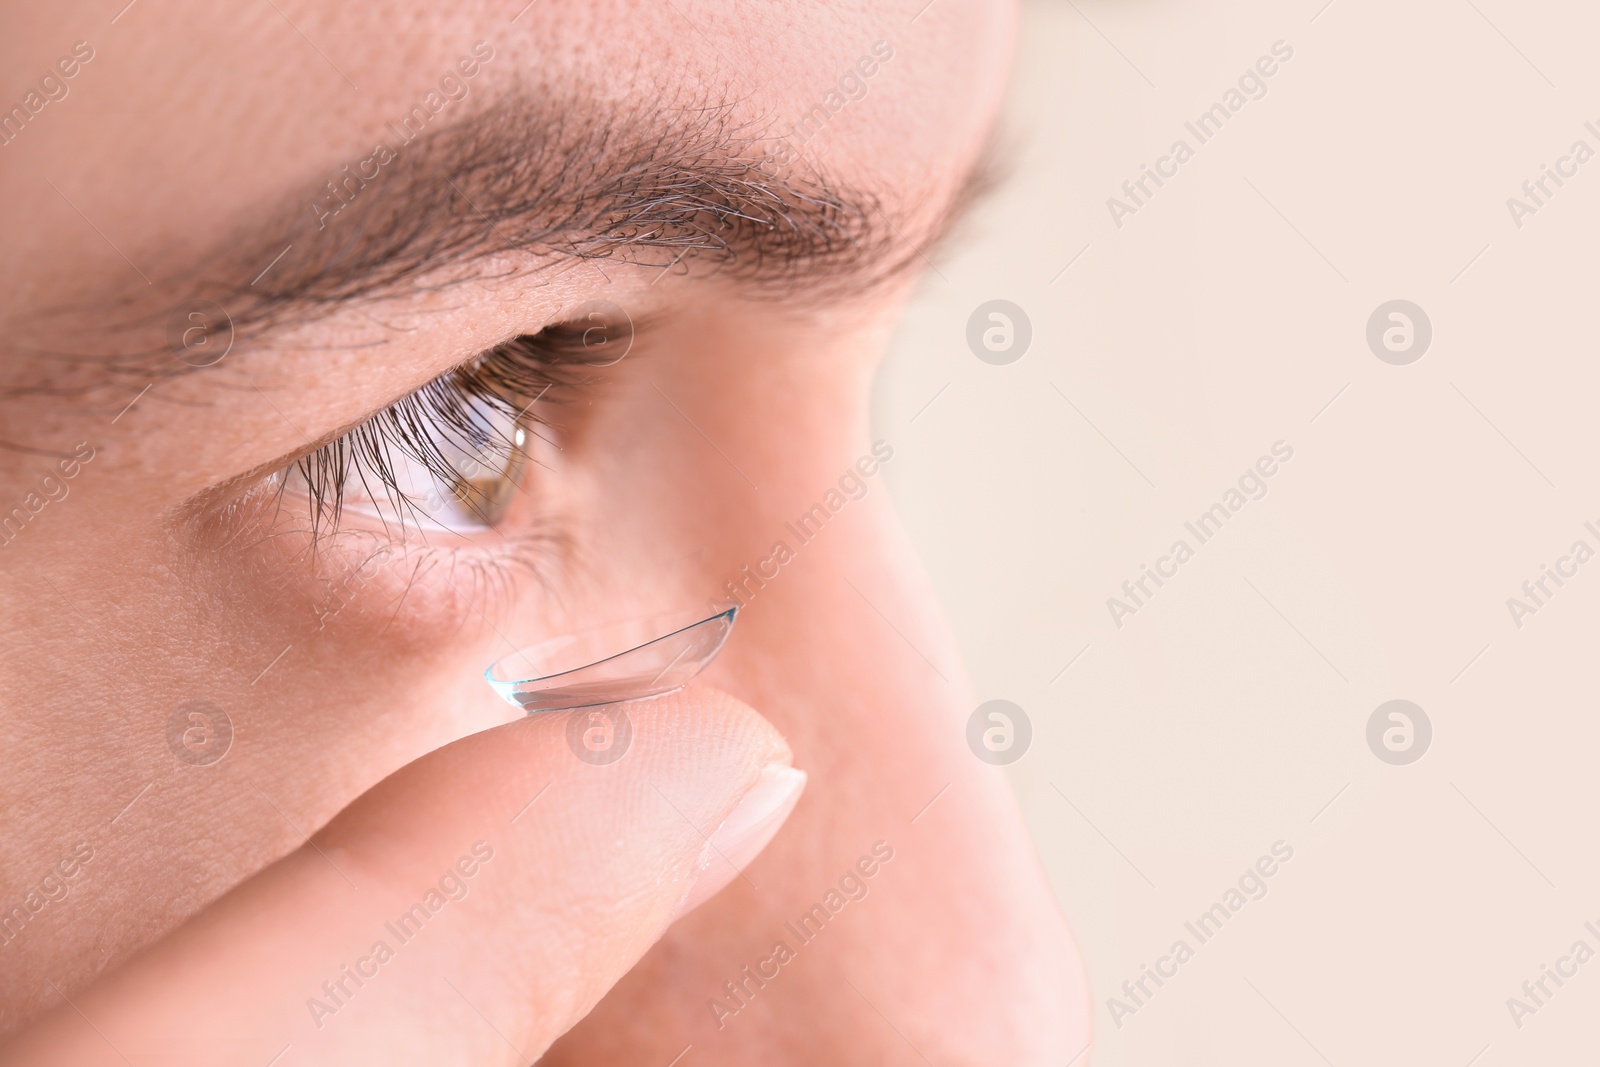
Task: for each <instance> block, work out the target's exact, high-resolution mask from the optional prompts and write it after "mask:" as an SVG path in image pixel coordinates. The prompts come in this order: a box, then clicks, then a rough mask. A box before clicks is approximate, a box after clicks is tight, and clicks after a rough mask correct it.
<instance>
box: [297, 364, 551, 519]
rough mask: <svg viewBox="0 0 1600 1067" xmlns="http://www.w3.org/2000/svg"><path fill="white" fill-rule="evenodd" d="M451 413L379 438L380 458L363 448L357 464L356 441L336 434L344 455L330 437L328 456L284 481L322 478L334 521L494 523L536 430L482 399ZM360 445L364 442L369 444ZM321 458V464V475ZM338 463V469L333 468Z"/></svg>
mask: <svg viewBox="0 0 1600 1067" xmlns="http://www.w3.org/2000/svg"><path fill="white" fill-rule="evenodd" d="M523 403H524V405H526V403H527V402H526V401H524V402H523ZM390 410H391V411H392V410H394V409H390ZM385 414H387V413H385ZM452 415H453V419H452V420H451V421H450V422H442V421H441V420H440V419H439V417H438V415H437V414H434V415H432V416H431V417H432V419H433V425H431V426H429V427H428V428H427V431H426V433H427V436H426V437H423V436H420V435H419V434H418V433H417V431H416V428H415V427H408V430H407V432H408V436H406V437H402V438H399V439H396V440H387V441H384V442H382V444H383V446H384V448H385V454H384V455H383V456H382V457H381V460H380V458H379V457H377V456H374V455H370V454H369V455H367V456H366V457H365V458H364V460H363V461H361V462H354V461H352V460H353V456H352V454H351V449H352V447H354V446H355V445H356V444H357V441H356V440H352V439H351V438H350V437H346V438H342V439H341V440H343V441H346V442H348V444H347V445H346V446H345V448H344V449H343V451H344V453H345V455H344V456H343V457H340V456H339V455H338V454H337V453H338V449H337V444H338V443H337V442H336V443H335V450H334V453H333V454H331V455H329V454H321V455H319V457H318V458H314V459H313V458H310V457H308V459H309V462H308V461H307V460H302V461H301V462H300V463H297V464H295V466H294V467H293V468H292V470H291V473H290V485H289V487H290V489H291V490H293V491H298V492H309V491H311V490H312V488H313V484H314V482H315V481H316V480H317V479H318V478H319V477H320V478H321V480H322V482H323V483H324V491H326V490H327V489H333V490H334V491H335V492H336V493H337V495H338V498H339V503H338V508H339V516H338V517H339V520H340V521H344V522H348V521H349V520H350V519H352V518H355V517H361V518H366V519H376V520H378V521H379V522H380V523H382V524H383V526H384V527H385V528H386V529H390V530H391V532H394V531H395V528H399V529H405V528H414V529H416V530H418V531H419V532H421V533H424V534H426V533H428V532H430V531H448V532H452V533H471V532H475V531H481V530H485V529H489V528H491V527H494V526H496V525H498V524H499V523H500V522H501V520H502V519H504V518H505V516H506V512H507V511H508V510H509V509H510V507H511V503H512V501H513V499H514V498H515V496H516V494H517V492H518V491H519V490H520V489H521V488H522V478H523V475H524V473H525V470H526V467H527V465H528V445H529V442H530V438H531V435H532V433H534V432H536V430H535V428H534V427H532V426H531V425H524V423H525V421H527V416H526V415H523V416H522V417H520V418H519V417H518V414H517V412H516V411H513V410H510V409H509V408H508V407H507V406H506V405H505V404H502V403H500V402H498V401H491V400H489V399H485V398H483V397H476V396H475V397H471V398H470V399H468V400H466V401H465V402H464V403H462V404H461V405H460V406H459V408H458V409H457V410H455V411H453V412H452ZM369 425H371V424H369ZM356 432H357V433H359V432H360V431H356ZM367 436H369V437H370V436H371V435H370V434H368V435H367ZM360 444H361V445H363V446H368V447H369V448H370V446H371V445H372V444H373V442H372V441H370V440H369V441H361V442H360ZM341 458H342V459H343V460H344V462H343V463H342V464H341V463H340V459H341ZM319 464H321V465H323V466H324V467H326V468H327V469H326V470H324V471H323V472H322V473H321V474H320V476H319V474H318V473H317V472H316V471H317V466H318V465H319ZM339 467H342V471H339V472H338V473H336V468H339ZM335 477H338V478H339V479H340V481H339V484H338V485H337V486H336V487H335V486H333V485H331V482H332V479H333V478H335Z"/></svg>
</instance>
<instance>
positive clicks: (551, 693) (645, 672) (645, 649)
mask: <svg viewBox="0 0 1600 1067" xmlns="http://www.w3.org/2000/svg"><path fill="white" fill-rule="evenodd" d="M738 613H739V608H738V605H736V604H725V605H721V606H719V607H718V608H717V609H716V612H715V614H712V615H707V614H706V613H705V612H704V611H697V612H686V613H680V614H676V615H652V616H649V617H646V618H640V619H633V620H631V621H629V622H625V623H618V624H616V625H613V626H605V627H601V628H600V629H597V630H589V631H585V632H583V633H577V634H567V635H565V636H562V637H555V638H551V639H550V640H548V641H542V642H540V643H538V644H535V645H529V646H528V647H527V648H523V649H518V650H517V651H516V652H513V653H512V654H511V655H509V656H506V657H505V658H504V659H501V660H499V661H497V662H495V663H494V664H492V665H491V666H490V667H489V669H488V670H487V671H484V673H483V676H484V678H486V679H487V680H488V682H489V685H490V686H492V687H493V688H494V691H495V692H497V693H499V694H500V695H501V696H502V697H504V698H505V699H506V700H507V701H509V702H510V703H512V704H515V705H516V706H517V707H519V708H521V709H523V710H524V711H526V712H527V713H528V714H530V715H531V714H533V713H534V712H539V711H562V710H565V709H568V708H586V707H591V706H593V705H596V704H615V703H618V702H620V701H624V700H640V699H643V698H645V697H652V696H659V695H660V694H662V693H670V692H672V691H673V690H675V689H682V688H683V687H684V685H686V684H687V683H688V681H689V679H691V678H693V677H694V676H695V675H697V674H699V673H700V672H701V671H702V670H704V669H705V668H706V666H707V665H708V664H710V662H711V661H712V660H713V659H715V658H716V656H717V653H718V652H719V651H721V649H722V643H723V642H724V641H726V640H727V639H728V633H729V631H731V630H732V629H733V621H734V617H735V616H736V615H737V614H738Z"/></svg>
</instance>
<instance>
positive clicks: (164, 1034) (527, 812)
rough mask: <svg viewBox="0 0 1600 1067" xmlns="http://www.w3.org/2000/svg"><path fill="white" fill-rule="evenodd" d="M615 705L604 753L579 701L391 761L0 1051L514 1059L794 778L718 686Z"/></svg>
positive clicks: (147, 1057)
mask: <svg viewBox="0 0 1600 1067" xmlns="http://www.w3.org/2000/svg"><path fill="white" fill-rule="evenodd" d="M625 710H626V712H627V715H628V717H629V721H630V723H631V727H632V736H631V738H630V739H629V740H628V741H626V742H625V743H627V744H628V746H629V747H628V749H627V751H626V752H625V754H624V755H623V756H622V757H621V758H620V759H617V760H616V761H614V762H612V763H609V764H604V765H596V764H593V763H590V762H586V761H584V760H580V759H577V758H575V756H574V749H573V748H572V747H570V745H569V742H568V723H569V719H570V716H571V715H583V714H584V713H583V712H582V711H579V712H571V713H566V714H547V715H540V716H533V717H530V718H526V719H521V720H518V721H516V722H513V723H511V724H509V725H506V726H502V727H498V728H496V729H492V730H486V731H484V732H482V733H478V734H474V735H472V736H470V737H466V738H464V739H462V740H460V741H457V742H455V743H453V744H450V745H447V746H445V747H444V748H442V749H439V750H437V751H435V752H433V753H430V754H429V755H427V756H424V757H423V758H421V759H419V760H417V761H415V762H414V763H411V764H410V765H408V766H406V767H404V768H402V769H401V770H399V771H397V772H395V773H394V774H392V775H390V776H389V777H388V778H387V779H385V780H384V781H382V782H380V783H379V784H378V785H377V786H375V787H374V788H372V789H371V790H369V791H368V792H367V793H365V794H363V795H362V796H361V797H360V798H359V799H358V800H356V801H355V802H354V803H353V804H351V805H350V806H349V807H348V808H346V809H345V810H344V811H342V812H341V813H340V814H339V815H338V816H337V817H336V818H334V820H333V821H332V822H331V823H329V824H328V825H327V826H326V827H324V828H323V829H322V830H321V831H319V832H318V833H317V834H316V835H315V836H314V837H312V838H311V840H310V841H308V842H306V844H305V845H304V846H303V847H301V848H300V849H298V850H297V851H295V852H293V853H291V854H290V855H288V856H286V857H284V858H283V859H282V860H280V861H278V862H277V863H275V864H273V865H272V866H270V867H268V868H267V869H266V870H264V871H262V872H261V873H260V874H258V875H256V876H255V877H253V878H251V879H250V880H248V881H246V882H244V883H243V884H242V885H240V886H239V887H238V888H236V889H235V890H233V891H232V892H231V893H229V894H227V895H226V896H224V897H223V898H222V899H221V900H219V901H217V902H216V903H215V904H214V905H213V906H212V907H210V908H208V909H207V910H205V911H204V912H202V913H200V914H199V915H197V916H196V917H195V918H194V919H192V920H191V921H189V922H188V923H187V924H185V925H184V926H182V927H180V928H179V929H178V930H176V931H175V932H174V933H172V934H171V935H169V936H168V937H166V938H165V939H164V940H162V941H160V942H158V943H157V944H156V945H154V946H153V947H152V948H151V949H149V950H148V951H146V952H145V953H143V954H141V955H140V956H138V957H136V958H135V959H134V960H132V961H131V962H130V963H128V964H127V965H126V966H124V967H122V968H120V969H119V970H117V971H115V972H113V973H111V974H109V975H107V976H105V977H103V978H102V979H101V980H99V981H98V982H97V983H95V984H94V985H93V986H91V987H90V988H89V989H88V990H87V991H85V992H84V993H82V994H80V995H77V996H75V997H74V998H73V999H72V1001H71V1002H70V1003H69V1004H66V1005H63V1006H61V1007H59V1008H57V1009H56V1010H54V1011H53V1012H51V1013H49V1014H47V1015H45V1016H44V1017H42V1018H41V1019H39V1020H38V1021H37V1022H35V1023H34V1024H33V1025H32V1026H30V1027H28V1028H26V1029H24V1030H23V1031H21V1032H19V1033H18V1034H16V1035H14V1037H13V1039H12V1040H11V1041H10V1042H9V1043H8V1044H7V1045H6V1046H5V1047H4V1048H0V1063H4V1064H51V1065H59V1064H67V1063H70V1064H73V1065H75V1067H76V1065H82V1067H91V1065H97V1064H119V1065H124V1067H125V1065H126V1064H128V1063H147V1062H160V1063H162V1064H168V1065H182V1064H189V1063H193V1064H202V1063H203V1064H206V1065H208V1067H215V1065H220V1064H241V1065H250V1067H264V1065H266V1064H268V1063H269V1062H272V1063H277V1062H280V1061H278V1060H276V1059H275V1058H274V1057H280V1056H281V1057H282V1060H281V1062H282V1063H284V1064H285V1065H289V1064H293V1065H295V1067H298V1065H301V1064H314V1063H328V1064H342V1065H348V1064H368V1063H373V1064H377V1063H381V1064H385V1065H404V1064H428V1065H435V1064H441V1063H461V1064H467V1063H470V1064H474V1065H482V1064H496V1063H515V1064H519V1065H520V1064H525V1063H529V1062H531V1061H532V1060H535V1059H537V1058H538V1057H539V1056H540V1055H541V1054H542V1053H543V1052H544V1050H545V1049H546V1048H547V1047H548V1046H549V1045H550V1043H551V1042H552V1041H554V1040H555V1039H556V1038H557V1037H559V1036H560V1035H561V1034H562V1033H564V1032H565V1031H566V1030H567V1029H568V1028H569V1027H571V1026H572V1025H573V1024H574V1023H576V1022H577V1021H578V1020H579V1019H580V1018H582V1017H583V1016H584V1015H585V1014H586V1013H587V1012H588V1011H589V1009H590V1008H592V1007H593V1006H594V1005H595V1003H596V1002H597V1001H598V1000H599V999H600V997H601V996H602V995H603V994H604V993H605V992H606V991H607V990H608V989H610V988H611V986H612V985H613V984H614V983H615V982H616V981H617V980H618V979H619V978H621V977H622V975H623V974H624V973H625V972H627V970H628V969H629V968H630V967H632V966H633V964H634V963H635V962H636V961H637V960H638V959H639V957H640V956H641V955H642V954H643V953H644V952H645V950H646V949H648V948H649V947H650V946H651V945H652V944H654V943H655V942H656V940H657V939H658V938H660V937H661V935H662V934H663V933H664V932H665V931H666V929H667V927H668V925H669V924H671V923H672V921H673V920H674V919H675V918H676V917H677V916H678V915H681V914H683V913H684V912H685V911H687V910H689V909H691V908H693V907H695V906H696V905H697V904H699V903H700V902H702V901H704V900H705V899H707V898H708V897H710V896H711V895H712V894H713V893H715V892H716V891H717V890H719V889H721V888H722V887H723V886H725V885H726V884H727V883H728V882H729V881H731V880H732V879H734V878H735V877H737V874H738V871H739V869H740V868H741V867H743V866H744V865H745V864H746V863H748V862H749V861H750V860H751V859H752V858H754V856H755V855H756V854H757V853H758V852H759V851H760V850H761V849H762V847H764V846H765V845H766V843H767V842H768V841H769V840H770V839H771V837H772V835H773V834H774V833H776V831H777V829H778V827H779V826H781V825H782V823H783V821H784V819H786V818H787V817H788V815H789V812H790V811H791V810H792V809H793V807H794V804H795V802H796V801H797V800H798V799H799V795H800V792H801V790H802V788H803V786H804V784H805V775H804V774H803V773H802V772H800V771H797V770H794V769H793V768H791V767H790V766H789V759H790V754H789V748H788V745H787V744H786V743H785V742H784V740H783V738H782V737H780V736H779V735H778V733H777V732H776V731H775V730H774V729H773V728H772V726H771V725H770V724H768V723H767V722H766V720H764V719H762V718H761V717H760V716H759V715H757V714H756V713H755V712H754V711H752V710H751V709H750V708H748V707H746V706H745V705H743V704H740V703H738V702H737V701H734V700H733V699H732V698H730V697H728V696H726V695H725V694H723V693H721V692H719V691H716V690H711V689H704V688H699V689H690V690H686V691H684V692H681V693H677V694H672V695H670V696H667V697H662V698H659V699H657V700H653V701H648V702H641V703H636V704H629V705H626V706H625ZM291 1049H292V1051H289V1050H291ZM291 1057H292V1058H291Z"/></svg>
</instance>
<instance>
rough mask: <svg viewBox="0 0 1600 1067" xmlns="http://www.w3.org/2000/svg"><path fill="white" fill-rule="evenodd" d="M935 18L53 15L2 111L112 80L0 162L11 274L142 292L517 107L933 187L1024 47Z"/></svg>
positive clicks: (72, 98) (266, 12)
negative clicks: (788, 145) (728, 121)
mask: <svg viewBox="0 0 1600 1067" xmlns="http://www.w3.org/2000/svg"><path fill="white" fill-rule="evenodd" d="M940 2H941V5H943V6H942V7H939V6H936V7H935V8H934V9H933V10H932V11H930V12H929V13H927V14H926V15H924V16H923V17H921V18H919V19H918V20H917V21H915V22H912V21H911V20H910V17H909V15H908V14H907V13H906V12H905V11H901V10H891V9H890V8H889V7H887V6H876V5H866V4H799V5H791V4H788V3H749V2H742V3H721V2H715V3H707V2H695V0H666V2H665V3H661V4H637V5H635V4H623V3H587V2H575V0H536V2H535V3H533V4H531V5H526V4H525V0H512V2H509V3H500V2H496V3H465V4H452V5H449V7H448V9H447V10H440V7H441V5H424V4H421V3H377V4H363V5H341V6H340V7H339V8H338V9H333V8H329V7H325V6H322V5H314V4H310V3H303V2H293V0H273V2H272V3H263V4H251V5H245V6H244V7H242V8H240V7H234V6H232V5H217V4H214V3H209V2H201V0H163V2H160V3H157V2H155V0H136V2H135V3H133V4H132V5H131V6H129V7H126V8H120V9H115V8H114V10H113V13H112V14H110V15H108V14H106V8H105V7H104V6H103V5H100V4H95V5H92V6H91V5H89V4H82V5H74V4H70V3H67V4H56V5H39V7H40V8H45V10H38V9H34V10H31V11H26V12H21V13H17V14H11V15H7V16H5V18H6V21H7V22H8V23H11V25H10V26H8V30H9V31H11V32H7V33H4V34H0V40H3V41H4V43H3V44H0V57H3V62H0V69H4V70H6V71H7V72H8V73H7V75H6V76H5V80H4V83H3V85H4V92H5V94H6V96H5V97H4V98H3V101H4V106H7V107H9V106H10V104H11V103H12V101H13V98H15V100H16V101H19V102H20V101H23V100H25V99H27V97H28V94H29V93H32V92H34V91H35V90H38V89H39V88H40V81H41V79H43V78H45V77H50V78H52V80H55V79H56V77H57V75H56V74H55V72H56V71H57V69H58V67H57V63H58V61H59V60H60V59H62V58H65V57H70V56H72V55H73V54H74V53H73V50H74V45H75V44H76V43H77V42H80V41H82V42H85V46H86V48H87V49H88V50H92V56H93V58H92V59H89V60H87V61H84V62H80V63H79V64H78V69H77V71H76V73H75V74H74V76H73V77H72V78H70V79H60V85H61V87H62V88H64V91H65V95H64V96H61V97H60V98H58V99H47V100H46V102H45V104H44V106H43V107H42V109H41V110H40V111H39V112H38V113H37V114H32V115H31V116H30V121H29V122H28V123H27V126H26V129H25V130H24V131H23V133H22V134H21V135H20V136H18V137H17V138H16V139H15V140H14V141H13V142H11V143H9V144H7V145H5V146H4V147H3V148H0V188H3V189H4V190H5V193H6V195H5V196H3V197H0V228H3V229H4V230H5V232H6V233H7V234H8V242H7V244H8V249H9V251H10V252H11V253H12V254H11V256H10V257H8V258H9V259H10V262H9V263H8V264H6V265H5V267H4V268H3V269H4V270H5V271H6V274H7V275H8V278H7V280H8V282H10V283H11V287H12V292H13V293H16V294H19V295H20V296H21V298H22V300H23V302H24V303H30V302H37V301H30V300H28V297H29V296H30V295H33V296H36V297H37V296H38V292H37V290H38V287H40V286H44V285H49V284H51V279H50V274H51V273H52V272H51V270H50V267H51V265H52V264H74V263H76V262H77V261H78V260H80V259H90V260H93V261H95V262H100V261H105V262H106V263H107V264H108V265H111V266H115V267H116V269H119V270H121V269H125V267H126V269H128V270H129V273H128V275H127V277H128V278H129V280H130V281H131V283H133V284H137V283H138V278H136V277H134V274H133V272H135V271H138V270H139V267H138V266H137V265H138V264H140V263H143V262H150V261H153V260H154V259H155V258H156V257H157V256H166V255H171V256H174V257H176V258H178V259H181V258H182V256H183V254H184V251H185V249H196V248H200V247H204V245H205V243H206V241H207V239H208V238H212V237H214V236H215V235H216V234H217V233H219V232H222V231H225V230H226V229H228V228H229V227H236V226H237V225H238V220H239V219H240V218H241V217H246V218H247V217H248V213H249V211H250V210H251V207H252V205H255V204H269V203H271V202H273V201H274V200H275V199H276V198H279V197H281V196H282V195H283V194H284V192H285V191H286V190H288V189H291V188H296V187H299V186H302V185H306V186H309V185H314V184H316V183H318V182H321V181H324V180H327V179H330V178H333V177H336V176H337V175H338V174H339V173H340V172H341V168H342V167H344V166H351V167H356V166H359V165H360V164H361V163H362V161H363V160H366V159H369V158H370V157H371V155H372V148H373V145H374V144H375V143H376V142H378V141H380V140H382V141H388V142H392V141H393V140H394V139H395V137H396V135H397V131H400V132H403V131H404V130H405V129H406V128H407V127H406V123H407V120H408V118H410V121H411V122H413V123H415V122H417V121H418V120H417V119H416V118H414V117H413V116H423V115H425V116H426V117H427V119H428V121H429V122H430V123H431V124H432V125H433V126H434V127H435V128H438V127H441V126H448V125H449V124H451V123H453V122H456V121H458V120H459V119H460V118H465V117H466V116H468V115H469V114H471V113H473V112H474V111H476V110H479V109H481V108H484V107H487V106H490V105H492V104H493V103H494V102H495V101H496V100H501V99H505V98H507V97H509V96H513V95H516V94H524V95H532V96H538V95H540V94H552V93H555V94H559V95H560V96H561V98H563V99H578V98H590V99H594V100H597V101H600V102H602V103H604V102H623V101H641V100H649V101H652V102H656V103H659V104H661V105H663V106H666V107H683V108H693V107H696V106H703V105H705V104H707V103H715V104H719V105H726V106H727V107H728V108H729V110H730V113H731V114H732V115H734V116H735V119H736V121H738V122H741V123H748V124H750V125H751V126H754V127H770V128H772V129H774V130H777V131H779V132H787V131H790V130H794V129H801V130H804V131H806V134H805V135H806V139H807V141H808V145H807V148H808V150H811V151H814V152H817V153H819V154H825V155H826V156H827V158H828V161H829V165H830V169H831V170H832V171H834V172H835V173H844V174H846V175H848V176H849V177H850V178H851V179H852V180H858V179H859V180H860V181H862V182H863V184H866V183H871V184H873V185H876V186H880V187H883V188H907V187H918V186H920V187H925V186H926V185H927V184H928V182H929V181H930V177H929V176H930V175H932V174H936V173H937V172H938V171H939V169H940V166H941V163H942V161H944V160H947V159H949V158H950V157H951V156H952V155H953V154H965V152H964V150H963V151H958V150H957V148H956V147H955V146H957V145H960V144H961V143H962V142H963V141H964V140H966V139H970V138H971V136H972V135H973V133H974V129H975V127H977V126H978V125H981V122H982V116H985V115H986V114H987V111H988V107H989V105H990V104H992V96H993V94H994V84H992V83H995V82H997V79H996V78H994V77H992V76H990V77H987V78H986V77H985V74H986V72H989V73H990V74H991V75H992V72H995V71H998V69H999V67H1000V63H1001V62H1002V61H1003V50H1004V45H1003V44H1002V42H1003V40H1004V39H1005V29H1006V26H1005V25H1004V23H1005V17H1004V12H1005V9H1004V7H1003V6H1000V5H990V4H976V5H975V4H963V3H961V2H960V0H940ZM896 7H897V8H898V5H896ZM113 18H114V19H115V21H114V22H113V21H112V19H113ZM879 42H882V44H881V45H880V44H879ZM875 45H878V48H879V55H880V56H881V55H882V54H883V53H884V52H885V51H886V50H887V51H891V52H892V53H893V59H892V60H891V61H889V62H887V63H884V62H882V61H881V60H874V59H873V49H874V46H875ZM83 51H84V49H82V48H80V54H81V53H82V52H83ZM486 57H487V58H486ZM863 59H865V60H866V62H863ZM869 69H871V70H873V71H874V73H873V74H871V75H870V76H864V75H863V74H862V73H860V72H861V71H865V70H869ZM469 71H470V72H471V73H470V75H469V74H468V72H469ZM50 87H51V88H54V86H50ZM60 91H61V89H57V92H58V93H59V92H60ZM41 95H46V94H41ZM49 95H54V94H49ZM818 107H821V108H822V111H820V112H819V111H817V110H816V109H817V108H818ZM808 113H812V114H815V115H823V116H824V117H823V119H822V121H820V122H819V121H818V119H817V118H813V119H812V120H811V122H810V123H809V124H807V123H806V122H805V116H806V115H807V114H808ZM577 118H580V119H581V116H580V117H577ZM823 126H825V127H826V128H825V129H822V127H823ZM368 165H369V166H370V164H368ZM927 191H929V192H932V190H927ZM41 208H43V210H41ZM80 219H81V222H80V221H79V220H80ZM68 222H70V223H71V225H67V224H66V223H68ZM108 246H109V248H108ZM125 261H131V262H125ZM71 269H74V270H75V269H76V267H73V268H71ZM56 281H57V282H58V283H59V279H57V280H56Z"/></svg>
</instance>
